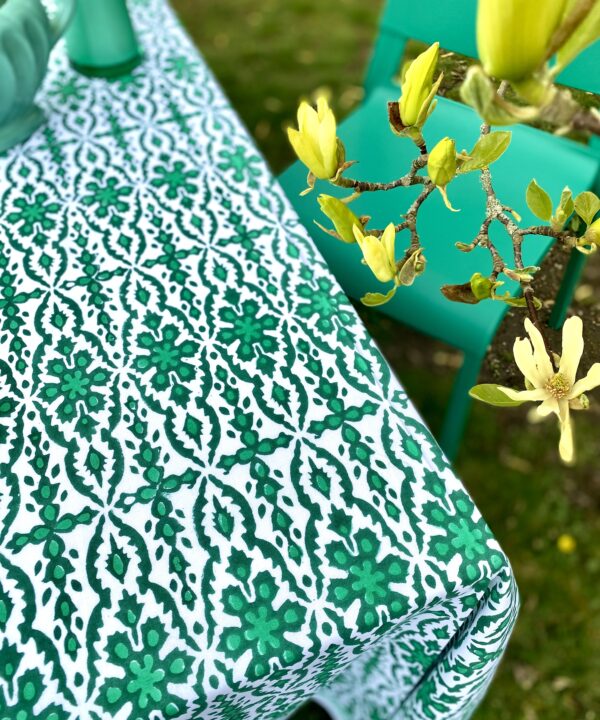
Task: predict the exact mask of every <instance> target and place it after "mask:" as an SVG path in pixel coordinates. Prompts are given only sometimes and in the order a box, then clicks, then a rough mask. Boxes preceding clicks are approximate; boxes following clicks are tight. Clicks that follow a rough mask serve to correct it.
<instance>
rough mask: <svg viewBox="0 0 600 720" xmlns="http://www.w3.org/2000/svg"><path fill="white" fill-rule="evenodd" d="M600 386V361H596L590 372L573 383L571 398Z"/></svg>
mask: <svg viewBox="0 0 600 720" xmlns="http://www.w3.org/2000/svg"><path fill="white" fill-rule="evenodd" d="M598 386H600V363H594V364H593V365H592V367H591V368H590V370H589V372H588V374H587V375H586V376H585V377H584V378H582V379H581V380H578V381H577V382H576V383H575V385H573V389H572V390H571V392H570V394H569V399H572V398H576V397H579V396H580V395H581V394H582V393H586V392H589V391H590V390H593V389H594V388H596V387H598Z"/></svg>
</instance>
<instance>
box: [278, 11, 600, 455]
mask: <svg viewBox="0 0 600 720" xmlns="http://www.w3.org/2000/svg"><path fill="white" fill-rule="evenodd" d="M476 7H477V2H476V0H430V1H429V2H427V3H415V2H414V1H412V0H410V1H409V0H388V4H387V7H386V9H385V12H384V14H383V18H382V22H381V30H380V35H379V39H378V41H377V44H376V47H375V51H374V53H373V57H372V60H371V63H370V65H369V68H368V72H367V75H366V82H365V91H366V93H365V100H364V102H363V103H362V105H361V106H360V107H359V108H358V110H356V111H355V112H354V113H353V114H352V115H351V116H350V117H349V118H348V119H347V120H345V122H343V123H342V124H341V125H340V128H339V136H340V137H341V138H342V140H343V141H344V143H345V145H346V149H347V157H348V159H352V160H359V163H358V164H357V165H355V166H354V167H352V168H351V170H350V171H349V173H348V174H349V175H350V176H352V177H356V178H359V179H361V180H372V181H389V180H393V179H395V178H397V177H398V176H399V175H401V174H403V173H404V172H405V171H406V170H407V168H408V167H409V165H410V161H411V160H412V159H413V158H414V157H415V155H416V151H415V147H414V145H413V144H412V143H411V142H410V141H409V140H407V139H405V138H398V137H396V136H394V135H393V134H392V133H391V131H390V129H389V126H388V119H387V102H388V101H389V100H396V99H398V96H399V88H398V86H397V85H396V84H395V83H394V80H393V78H394V76H395V74H396V73H397V71H398V68H399V65H400V62H401V59H402V56H403V53H404V49H405V46H406V43H407V41H408V40H409V39H411V38H414V39H418V40H421V41H424V42H427V43H433V42H435V41H436V40H437V41H439V42H440V45H441V47H442V48H444V49H445V50H452V51H455V52H458V53H460V54H462V55H467V56H470V57H476V55H477V49H476V41H475V16H476ZM598 68H600V44H597V45H596V46H595V47H592V48H590V49H588V50H587V51H586V52H585V53H584V54H583V55H582V56H580V58H579V59H578V60H577V61H576V62H575V63H573V65H572V66H571V67H569V68H568V69H567V70H566V71H565V72H564V73H563V74H562V76H561V77H560V82H562V83H564V84H568V85H570V86H572V87H576V88H579V89H585V90H588V91H591V92H597V93H600V73H599V72H598ZM480 124H481V120H480V118H479V117H478V116H477V115H476V113H474V112H473V111H472V110H471V109H470V108H468V107H466V106H464V105H462V104H460V103H457V102H454V101H452V100H447V99H445V98H440V99H439V104H438V107H437V109H436V110H435V112H434V113H433V115H432V116H431V118H430V119H429V120H428V122H427V125H426V126H425V137H426V139H427V142H428V145H429V147H433V146H434V145H435V143H436V142H437V141H438V140H440V139H441V138H442V137H444V136H446V135H449V136H450V137H453V138H455V139H456V141H457V146H458V148H459V149H462V148H465V149H467V150H468V149H469V148H471V147H472V146H473V144H474V142H475V141H476V139H477V137H478V134H479V126H480ZM511 129H512V131H513V139H512V143H511V147H510V148H509V150H508V152H506V154H505V155H504V156H503V157H502V158H501V159H500V160H499V161H498V162H497V163H495V164H494V166H493V179H494V187H495V189H496V191H497V193H498V196H499V197H500V198H501V200H502V202H504V203H506V204H508V205H510V206H511V207H513V208H514V209H515V210H517V211H518V212H519V213H520V214H521V215H522V216H523V222H524V223H526V224H538V223H539V221H538V220H536V219H535V217H534V216H533V215H532V214H531V213H530V212H529V210H528V209H527V206H526V204H525V189H526V187H527V185H528V184H529V182H530V180H531V179H532V177H535V178H536V179H537V181H538V183H539V184H540V185H541V186H542V187H544V188H545V189H546V190H547V191H548V192H549V193H550V195H551V196H552V198H553V200H555V201H556V202H558V199H559V198H560V193H561V191H562V189H563V187H564V186H565V185H568V186H569V187H570V188H571V189H572V190H573V192H574V193H578V192H580V191H582V190H588V189H591V188H595V189H596V191H598V190H600V177H599V176H600V172H599V169H600V143H598V142H597V140H596V142H595V144H594V143H592V144H590V145H589V146H586V145H583V144H579V143H575V142H573V141H570V140H567V139H564V138H559V137H556V136H553V135H551V134H549V133H545V132H543V131H540V130H536V129H534V128H531V127H526V126H523V125H517V126H513V127H512V128H511ZM280 181H281V184H282V185H283V188H284V190H285V191H286V193H287V195H288V196H289V198H290V200H291V202H292V204H293V205H294V207H295V208H296V210H297V212H298V214H299V216H300V218H301V220H302V221H303V223H304V224H305V225H306V227H307V228H308V230H309V232H310V233H311V235H312V237H313V238H314V240H315V242H316V244H317V246H318V248H319V250H320V251H321V253H322V254H323V256H324V258H325V260H326V261H327V263H328V264H329V266H330V268H331V269H332V271H333V272H334V274H335V275H336V276H337V278H338V280H339V281H340V283H341V284H342V286H343V288H344V290H345V291H346V292H347V293H348V295H350V296H351V297H354V298H359V297H361V296H362V295H363V294H364V293H365V292H366V291H381V290H382V286H380V285H379V283H378V282H377V281H376V280H375V278H374V277H373V275H372V274H371V272H370V270H369V269H368V268H366V267H365V266H364V265H362V264H361V263H360V258H361V255H360V250H359V248H358V247H357V246H356V245H347V244H344V243H342V242H339V241H336V240H335V239H334V238H332V237H330V236H328V235H326V234H325V233H323V232H322V231H321V230H319V229H318V228H317V227H316V225H315V224H314V222H313V221H314V220H315V219H317V220H320V221H321V222H322V221H323V220H324V218H323V217H322V216H321V217H319V216H320V212H319V208H318V204H317V202H316V197H314V196H313V197H311V196H309V197H299V193H300V192H301V191H302V190H303V189H304V188H305V187H306V168H305V167H304V166H303V165H302V164H301V163H299V162H296V163H294V165H292V166H291V167H290V168H289V169H288V170H286V171H285V172H284V173H283V174H282V175H281V177H280ZM317 192H326V193H329V194H333V195H339V194H343V193H340V192H339V191H338V190H337V188H334V187H333V186H332V185H329V184H328V183H319V184H318V186H317ZM448 193H449V195H450V198H451V200H452V202H453V204H454V206H455V207H457V208H460V210H461V212H458V213H451V212H449V211H448V210H447V209H446V208H445V207H444V204H443V202H442V199H441V197H440V196H439V194H437V193H436V195H435V196H433V197H432V198H430V199H429V200H428V201H427V204H426V205H425V206H424V207H423V212H421V213H420V215H419V231H420V234H421V238H422V243H423V246H424V248H425V251H426V256H427V259H428V265H427V271H426V272H425V274H424V275H422V276H421V277H420V278H418V280H417V281H416V282H415V283H414V285H413V286H412V287H409V288H402V289H401V290H400V291H399V292H398V293H396V296H395V298H394V299H393V300H392V301H391V302H390V303H388V304H387V305H385V306H383V308H382V311H383V312H385V313H387V314H389V315H391V316H392V317H393V318H395V319H396V320H399V321H400V322H402V323H405V324H407V325H410V326H412V327H414V328H416V329H417V330H419V331H421V332H423V333H426V334H428V335H430V336H432V337H434V338H438V339H440V340H442V341H444V342H446V343H448V344H449V345H451V346H453V347H455V348H458V349H459V350H462V352H463V355H464V360H463V364H462V367H461V369H460V370H459V372H458V375H457V378H456V380H455V383H454V388H453V391H452V396H451V399H450V402H449V406H448V409H447V414H446V419H445V422H444V426H443V429H442V434H441V438H440V443H441V445H442V447H443V448H444V450H445V451H446V453H447V455H448V456H449V457H454V456H455V454H456V452H457V450H458V447H459V445H460V440H461V437H462V434H463V430H464V427H465V423H466V419H467V416H468V412H469V408H470V399H469V396H468V390H469V388H471V387H472V386H473V385H475V384H476V383H477V379H478V375H479V371H480V368H481V364H482V361H483V358H484V356H485V353H486V351H487V348H488V346H489V344H490V342H491V341H492V339H493V337H494V335H495V333H496V331H497V329H498V326H499V324H500V322H501V320H502V318H503V317H504V314H505V313H506V311H507V307H506V305H505V304H504V303H501V302H492V301H488V302H483V303H481V304H479V305H461V304H457V303H452V302H449V301H448V300H447V299H446V298H445V297H443V296H442V294H441V293H440V287H441V286H442V285H444V284H447V283H449V284H451V283H462V282H466V281H468V280H469V278H470V277H471V275H472V273H474V272H478V271H479V272H483V273H488V272H489V271H490V270H491V262H490V258H489V253H488V252H487V251H486V250H483V249H477V250H475V251H474V252H471V253H470V254H462V253H460V252H459V251H458V250H457V249H456V248H455V246H454V244H455V242H457V241H462V242H470V241H471V240H472V239H473V238H474V237H475V235H476V234H477V231H478V229H479V227H480V225H481V222H482V220H483V217H484V209H485V197H484V193H483V192H482V190H481V187H480V178H479V173H470V174H469V175H466V176H463V177H459V178H457V179H456V180H454V181H453V182H452V183H451V184H450V185H449V186H448ZM416 194H418V188H408V189H406V188H398V189H397V190H393V191H389V192H387V193H365V195H364V196H363V197H361V198H359V199H358V200H357V201H356V202H355V203H353V205H352V209H353V210H354V211H355V212H356V213H357V214H368V215H371V216H372V218H373V219H372V220H371V222H370V226H371V227H374V228H375V227H378V228H381V227H384V226H385V225H387V223H389V222H392V221H393V222H399V221H400V215H401V214H402V213H403V212H405V211H406V209H407V208H408V206H409V205H410V203H411V202H412V200H413V199H414V198H415V196H416ZM325 221H326V218H325ZM493 237H494V240H495V241H496V242H497V244H498V246H499V247H500V248H501V249H502V251H503V253H506V254H507V255H508V253H509V251H510V250H511V243H510V241H509V239H508V238H507V237H506V235H505V234H504V233H503V232H502V231H501V230H500V229H499V228H494V230H493ZM398 240H399V246H400V247H403V241H408V237H407V236H406V237H405V236H404V234H401V235H400V236H399V238H398ZM550 245H551V241H549V239H548V238H542V237H537V236H536V237H531V238H529V239H528V240H527V242H526V243H525V244H524V251H525V252H524V261H525V264H526V265H539V263H540V262H541V261H542V259H543V258H544V256H545V255H546V253H547V252H548V249H549V247H550ZM508 256H510V255H508ZM583 262H584V257H583V256H582V255H581V254H580V253H578V252H576V251H575V252H574V253H573V255H572V257H571V259H570V261H569V264H568V269H567V272H566V275H565V279H564V282H563V286H562V288H561V291H560V292H559V294H558V296H557V299H556V300H557V301H556V305H555V309H554V313H553V318H552V321H553V323H554V325H555V326H557V327H560V325H562V323H563V321H564V318H565V313H566V310H567V308H568V306H569V304H570V302H571V300H572V295H573V292H574V289H575V287H576V284H577V279H578V277H579V275H580V273H581V270H582V268H583ZM506 287H507V289H509V290H511V291H514V292H516V290H517V287H516V284H512V285H511V284H510V283H507V284H506ZM400 342H401V340H400Z"/></svg>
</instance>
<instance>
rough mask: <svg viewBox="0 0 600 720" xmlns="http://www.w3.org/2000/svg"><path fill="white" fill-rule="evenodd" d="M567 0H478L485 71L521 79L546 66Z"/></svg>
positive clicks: (509, 78)
mask: <svg viewBox="0 0 600 720" xmlns="http://www.w3.org/2000/svg"><path fill="white" fill-rule="evenodd" d="M566 2H567V0H545V2H544V3H540V2H539V0H479V7H478V12H477V48H478V51H479V57H480V59H481V62H482V64H483V67H484V69H485V71H486V73H487V74H488V75H492V76H494V77H497V78H500V79H501V80H511V81H516V82H519V81H521V80H525V79H526V78H528V77H530V76H531V75H533V74H534V73H535V72H536V71H538V70H539V69H540V68H541V67H543V65H544V63H545V61H546V59H547V55H548V51H549V49H550V40H551V38H552V36H553V35H554V32H555V31H556V29H557V27H558V25H559V23H560V21H561V19H562V15H563V12H564V9H565V6H566ZM542 5H543V7H542Z"/></svg>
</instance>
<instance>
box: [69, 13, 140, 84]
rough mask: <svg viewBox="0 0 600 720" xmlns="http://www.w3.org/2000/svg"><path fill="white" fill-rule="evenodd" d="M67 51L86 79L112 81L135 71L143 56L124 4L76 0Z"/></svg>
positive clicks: (73, 64) (73, 63) (74, 65)
mask: <svg viewBox="0 0 600 720" xmlns="http://www.w3.org/2000/svg"><path fill="white" fill-rule="evenodd" d="M67 51H68V53H69V59H70V60H71V65H72V66H73V67H74V68H75V69H76V70H77V71H79V72H81V73H83V74H84V75H91V76H92V77H106V78H112V77H117V76H119V75H124V74H126V73H128V72H130V71H131V70H133V68H134V67H135V66H136V65H137V64H138V63H139V62H140V60H141V54H140V50H139V47H138V44H137V40H136V37H135V32H134V30H133V26H132V24H131V18H130V17H129V13H128V11H127V4H126V2H125V0H77V4H76V9H75V15H74V16H73V22H72V23H71V25H70V27H69V32H68V33H67Z"/></svg>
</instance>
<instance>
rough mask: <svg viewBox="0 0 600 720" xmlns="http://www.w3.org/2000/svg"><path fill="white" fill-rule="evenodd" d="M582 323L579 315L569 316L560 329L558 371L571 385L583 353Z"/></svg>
mask: <svg viewBox="0 0 600 720" xmlns="http://www.w3.org/2000/svg"><path fill="white" fill-rule="evenodd" d="M582 330H583V323H582V322H581V318H580V317H577V316H575V317H570V318H569V319H568V320H567V321H566V322H565V324H564V325H563V331H562V357H561V358H560V367H559V369H558V371H559V372H560V373H562V374H563V375H564V376H565V377H566V378H567V380H568V381H569V383H571V385H572V384H573V383H574V382H575V379H576V378H577V368H578V367H579V361H580V360H581V355H582V354H583V337H582V334H581V333H582Z"/></svg>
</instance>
